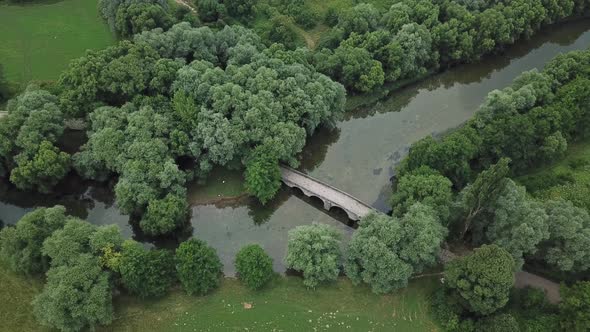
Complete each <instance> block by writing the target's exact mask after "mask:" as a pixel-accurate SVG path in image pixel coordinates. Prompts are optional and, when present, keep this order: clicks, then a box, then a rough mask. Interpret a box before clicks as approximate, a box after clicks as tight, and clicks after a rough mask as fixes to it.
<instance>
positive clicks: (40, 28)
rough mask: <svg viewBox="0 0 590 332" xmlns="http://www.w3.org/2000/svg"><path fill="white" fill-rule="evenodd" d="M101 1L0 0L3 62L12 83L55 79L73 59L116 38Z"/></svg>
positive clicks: (0, 47)
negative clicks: (12, 0) (102, 12)
mask: <svg viewBox="0 0 590 332" xmlns="http://www.w3.org/2000/svg"><path fill="white" fill-rule="evenodd" d="M96 5H97V0H63V1H34V2H30V3H25V4H12V3H8V2H0V22H1V23H0V36H2V38H1V41H2V42H1V43H0V65H2V68H3V71H4V74H5V76H6V78H7V80H8V81H9V82H11V84H13V85H16V87H21V88H22V87H23V86H24V85H26V84H27V83H28V82H29V81H31V80H41V81H45V80H56V79H57V78H58V77H59V74H60V72H61V71H63V70H64V69H65V68H67V66H68V63H69V62H70V60H72V59H74V58H76V57H79V56H81V55H84V53H85V52H86V50H88V49H101V48H104V47H106V46H108V45H110V44H113V43H114V42H115V37H114V35H113V34H112V33H111V32H110V31H109V28H108V27H107V25H106V24H105V23H104V22H103V21H102V19H101V18H100V17H99V16H98V10H97V8H96Z"/></svg>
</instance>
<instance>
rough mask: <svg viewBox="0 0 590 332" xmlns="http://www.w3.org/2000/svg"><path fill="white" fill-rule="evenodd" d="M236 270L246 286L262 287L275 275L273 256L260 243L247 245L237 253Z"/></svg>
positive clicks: (251, 287) (252, 287)
mask: <svg viewBox="0 0 590 332" xmlns="http://www.w3.org/2000/svg"><path fill="white" fill-rule="evenodd" d="M236 270H237V271H238V278H240V280H241V281H242V282H243V283H244V285H246V287H248V288H250V289H260V288H262V287H263V286H264V285H265V284H266V283H268V281H269V280H270V279H271V278H272V276H273V270H272V258H270V256H268V254H267V253H266V252H264V249H262V247H260V246H259V245H257V244H250V245H247V246H244V247H243V248H242V249H240V251H239V252H238V254H237V255H236Z"/></svg>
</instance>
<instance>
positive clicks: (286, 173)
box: [281, 165, 375, 220]
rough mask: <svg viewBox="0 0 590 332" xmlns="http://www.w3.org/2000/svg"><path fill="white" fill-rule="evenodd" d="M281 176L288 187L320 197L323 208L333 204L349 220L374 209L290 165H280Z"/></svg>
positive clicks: (358, 217)
mask: <svg viewBox="0 0 590 332" xmlns="http://www.w3.org/2000/svg"><path fill="white" fill-rule="evenodd" d="M281 178H282V180H283V183H285V184H286V185H287V186H288V187H291V188H298V189H300V190H301V191H302V192H303V194H304V195H305V196H308V197H312V196H314V197H317V198H319V199H321V200H322V202H323V203H324V209H326V210H330V209H331V208H332V207H333V206H336V207H339V208H341V209H342V210H344V212H346V214H347V215H348V218H350V219H351V220H360V219H361V218H362V217H364V216H365V215H367V214H369V213H370V212H373V211H375V209H373V208H372V207H371V206H369V205H368V204H365V203H363V202H362V201H360V200H359V199H357V198H355V197H353V196H351V195H349V194H347V193H345V192H344V191H342V190H340V189H336V188H334V187H332V186H331V185H329V184H327V183H324V182H322V181H320V180H317V179H314V178H312V177H311V176H309V175H307V174H304V173H301V172H299V171H296V170H294V169H292V168H290V167H287V166H283V165H281Z"/></svg>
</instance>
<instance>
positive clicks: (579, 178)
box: [517, 139, 590, 211]
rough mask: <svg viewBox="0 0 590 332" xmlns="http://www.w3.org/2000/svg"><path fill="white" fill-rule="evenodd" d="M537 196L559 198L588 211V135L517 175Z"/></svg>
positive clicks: (589, 202)
mask: <svg viewBox="0 0 590 332" xmlns="http://www.w3.org/2000/svg"><path fill="white" fill-rule="evenodd" d="M517 181H518V182H520V183H521V184H523V185H524V186H526V187H527V191H528V192H530V193H531V194H532V195H533V196H536V197H539V198H541V199H558V198H563V199H566V200H570V201H572V202H573V203H574V205H576V206H579V207H582V208H586V209H587V210H588V211H590V139H586V140H583V141H579V142H576V143H572V144H570V146H569V147H568V149H567V152H566V154H565V156H564V157H563V158H562V159H560V160H558V161H556V162H553V163H550V164H548V165H543V166H540V167H538V168H535V169H532V170H531V171H529V172H528V174H527V175H525V176H521V177H519V178H517Z"/></svg>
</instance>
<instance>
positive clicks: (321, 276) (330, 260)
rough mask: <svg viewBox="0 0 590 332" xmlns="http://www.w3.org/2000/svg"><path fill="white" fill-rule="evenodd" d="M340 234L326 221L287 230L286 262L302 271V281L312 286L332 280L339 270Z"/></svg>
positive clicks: (292, 267)
mask: <svg viewBox="0 0 590 332" xmlns="http://www.w3.org/2000/svg"><path fill="white" fill-rule="evenodd" d="M340 257H341V253H340V234H339V233H338V232H337V231H336V230H334V229H333V228H332V227H330V226H328V225H325V224H312V225H304V226H298V227H296V228H294V229H292V230H290V231H289V243H288V246H287V257H286V258H285V262H286V263H287V266H288V267H289V268H291V269H294V270H298V271H301V272H303V278H304V280H303V284H304V285H305V286H307V287H310V288H315V287H316V286H317V285H319V284H320V283H322V282H328V281H334V280H336V278H338V274H339V272H340V269H339V265H340Z"/></svg>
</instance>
